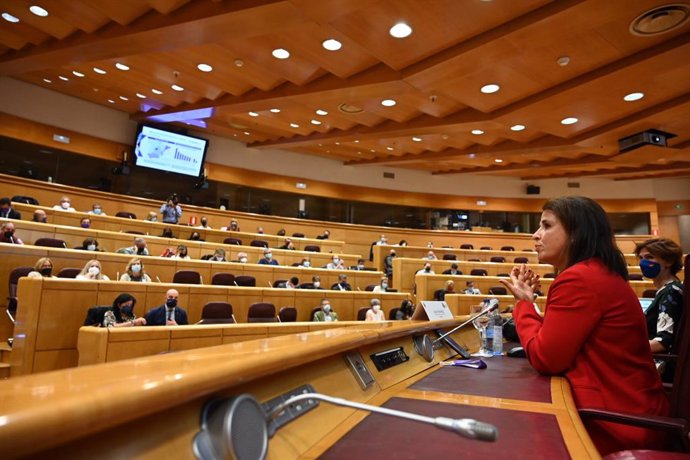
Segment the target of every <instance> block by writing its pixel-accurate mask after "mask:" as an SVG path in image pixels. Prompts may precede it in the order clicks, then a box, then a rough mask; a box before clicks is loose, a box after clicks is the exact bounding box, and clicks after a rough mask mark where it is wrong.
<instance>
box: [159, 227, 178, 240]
mask: <svg viewBox="0 0 690 460" xmlns="http://www.w3.org/2000/svg"><path fill="white" fill-rule="evenodd" d="M161 237H162V238H175V235H173V231H172V228H170V227H165V228H164V229H163V233H161Z"/></svg>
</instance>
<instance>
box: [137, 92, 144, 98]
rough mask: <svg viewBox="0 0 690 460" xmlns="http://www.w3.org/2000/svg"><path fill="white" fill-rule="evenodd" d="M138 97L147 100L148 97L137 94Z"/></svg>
mask: <svg viewBox="0 0 690 460" xmlns="http://www.w3.org/2000/svg"><path fill="white" fill-rule="evenodd" d="M137 97H138V98H139V99H146V96H144V95H143V94H141V93H137Z"/></svg>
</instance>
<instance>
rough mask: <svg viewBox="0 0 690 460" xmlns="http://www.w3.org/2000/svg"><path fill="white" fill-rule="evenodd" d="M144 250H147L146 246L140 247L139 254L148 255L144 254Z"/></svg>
mask: <svg viewBox="0 0 690 460" xmlns="http://www.w3.org/2000/svg"><path fill="white" fill-rule="evenodd" d="M144 251H146V248H138V249H137V254H138V255H146V254H144Z"/></svg>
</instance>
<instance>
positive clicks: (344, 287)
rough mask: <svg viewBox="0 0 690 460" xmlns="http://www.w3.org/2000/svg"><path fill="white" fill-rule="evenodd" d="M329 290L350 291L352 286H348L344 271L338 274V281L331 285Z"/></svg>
mask: <svg viewBox="0 0 690 460" xmlns="http://www.w3.org/2000/svg"><path fill="white" fill-rule="evenodd" d="M331 290H335V291H351V290H352V286H350V285H349V284H348V282H347V275H346V274H345V273H341V274H340V275H338V282H337V283H335V284H334V285H333V286H331Z"/></svg>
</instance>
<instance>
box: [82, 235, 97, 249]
mask: <svg viewBox="0 0 690 460" xmlns="http://www.w3.org/2000/svg"><path fill="white" fill-rule="evenodd" d="M90 244H95V245H96V247H98V241H96V238H91V237H89V238H86V239H85V240H84V241H83V242H82V244H81V245H82V247H87V246H88V245H90Z"/></svg>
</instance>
